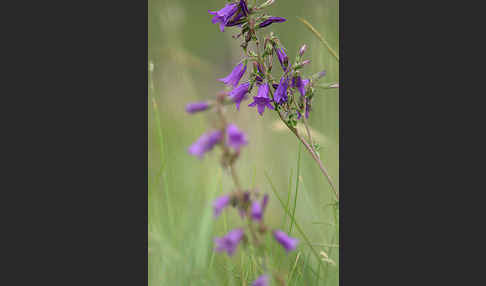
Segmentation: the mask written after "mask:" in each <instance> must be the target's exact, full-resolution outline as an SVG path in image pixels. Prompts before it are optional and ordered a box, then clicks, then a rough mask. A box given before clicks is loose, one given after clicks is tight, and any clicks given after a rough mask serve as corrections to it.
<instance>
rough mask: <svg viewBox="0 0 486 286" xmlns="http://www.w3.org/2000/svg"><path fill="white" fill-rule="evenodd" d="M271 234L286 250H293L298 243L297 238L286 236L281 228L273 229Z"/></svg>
mask: <svg viewBox="0 0 486 286" xmlns="http://www.w3.org/2000/svg"><path fill="white" fill-rule="evenodd" d="M273 236H274V237H275V239H276V240H277V241H278V242H279V243H280V244H281V245H282V246H283V247H284V248H285V251H286V252H289V251H292V250H294V249H295V248H296V247H297V244H298V243H299V240H298V239H296V238H293V237H290V236H288V235H287V234H286V233H285V232H283V231H281V230H275V231H274V232H273Z"/></svg>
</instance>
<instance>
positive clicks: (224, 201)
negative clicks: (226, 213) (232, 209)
mask: <svg viewBox="0 0 486 286" xmlns="http://www.w3.org/2000/svg"><path fill="white" fill-rule="evenodd" d="M230 199H231V198H230V196H229V195H224V196H221V197H219V198H217V199H216V200H214V202H213V209H214V216H215V217H218V216H219V215H220V214H221V212H222V211H223V209H224V208H225V207H226V206H228V204H229V203H230Z"/></svg>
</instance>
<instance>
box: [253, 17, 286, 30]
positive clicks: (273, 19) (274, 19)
mask: <svg viewBox="0 0 486 286" xmlns="http://www.w3.org/2000/svg"><path fill="white" fill-rule="evenodd" d="M285 21H287V19H285V18H282V17H270V18H268V19H266V20H264V21H263V22H261V23H260V24H259V25H258V27H260V28H263V27H266V26H268V25H270V24H272V23H280V22H285Z"/></svg>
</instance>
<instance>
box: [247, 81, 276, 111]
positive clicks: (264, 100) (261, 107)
mask: <svg viewBox="0 0 486 286" xmlns="http://www.w3.org/2000/svg"><path fill="white" fill-rule="evenodd" d="M268 90H269V87H268V84H262V85H260V86H259V87H258V94H257V95H256V96H254V97H253V102H252V103H250V104H248V106H250V107H253V106H255V105H256V106H257V110H258V113H260V115H263V112H264V111H265V106H266V107H267V108H269V109H275V108H274V107H273V105H272V104H271V103H270V102H271V101H272V100H271V99H270V97H268Z"/></svg>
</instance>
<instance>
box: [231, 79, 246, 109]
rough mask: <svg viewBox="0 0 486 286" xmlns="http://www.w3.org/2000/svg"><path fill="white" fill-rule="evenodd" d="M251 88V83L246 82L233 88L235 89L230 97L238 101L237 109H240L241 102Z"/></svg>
mask: <svg viewBox="0 0 486 286" xmlns="http://www.w3.org/2000/svg"><path fill="white" fill-rule="evenodd" d="M249 88H250V83H248V82H245V83H242V84H240V85H239V86H238V87H235V88H233V90H232V91H231V92H230V93H229V97H230V98H231V99H233V102H234V103H236V109H238V110H240V103H241V101H242V100H243V99H245V96H246V94H247V93H248V90H249Z"/></svg>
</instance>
